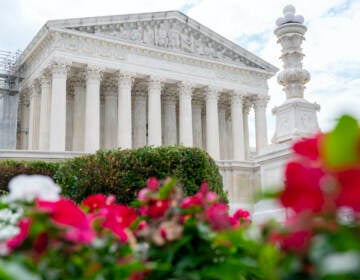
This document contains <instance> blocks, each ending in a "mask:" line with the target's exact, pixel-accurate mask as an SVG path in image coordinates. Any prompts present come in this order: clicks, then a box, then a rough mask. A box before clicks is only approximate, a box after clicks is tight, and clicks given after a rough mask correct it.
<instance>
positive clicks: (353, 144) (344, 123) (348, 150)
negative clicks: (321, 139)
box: [323, 115, 360, 168]
mask: <svg viewBox="0 0 360 280" xmlns="http://www.w3.org/2000/svg"><path fill="white" fill-rule="evenodd" d="M359 138H360V128H359V124H358V122H357V120H356V119H354V118H353V117H351V116H347V115H345V116H342V117H341V118H340V119H339V122H338V124H337V125H336V127H335V129H334V130H333V131H331V132H330V133H329V134H328V135H327V136H326V138H325V143H324V155H323V156H324V159H325V160H326V162H327V164H328V165H329V166H331V167H334V168H336V167H342V168H344V167H346V166H349V165H352V164H356V163H357V162H359V152H358V151H359Z"/></svg>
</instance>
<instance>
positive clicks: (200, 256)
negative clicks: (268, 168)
mask: <svg viewBox="0 0 360 280" xmlns="http://www.w3.org/2000/svg"><path fill="white" fill-rule="evenodd" d="M293 149H294V159H293V160H292V161H291V162H289V163H288V164H287V166H286V170H285V188H284V190H283V191H282V192H281V193H278V194H273V196H274V197H276V198H278V199H279V201H280V202H281V203H282V205H283V206H284V208H286V211H287V220H286V221H285V222H284V223H282V224H276V223H275V222H269V223H267V224H264V225H252V224H251V221H250V213H248V212H247V211H244V210H241V209H240V210H238V211H237V212H235V214H234V215H229V213H228V207H227V205H225V204H223V203H222V202H220V201H219V198H218V196H217V194H216V193H214V192H212V191H210V190H209V187H208V185H207V183H203V184H202V185H201V187H200V190H199V192H197V193H196V194H194V195H192V196H184V195H183V193H182V190H181V188H180V187H179V186H177V184H176V180H174V179H166V180H162V181H158V180H157V179H155V178H150V179H149V180H147V184H146V187H145V188H143V189H142V190H140V191H139V193H138V196H137V198H138V199H137V200H136V201H135V202H134V203H133V204H132V205H131V206H128V205H121V204H118V203H116V202H115V197H114V196H112V195H109V196H105V195H104V194H96V195H91V196H89V197H87V198H86V199H85V200H83V201H82V202H81V204H79V205H77V204H76V203H75V202H73V201H72V200H70V199H68V198H64V197H62V196H60V194H59V190H60V189H59V187H58V186H57V185H55V184H54V183H53V182H52V181H49V179H45V178H42V177H35V178H33V177H30V178H29V177H20V178H16V179H14V180H13V181H12V182H11V184H10V186H9V188H10V193H9V195H8V196H6V197H4V198H3V205H2V208H3V209H6V210H7V211H9V210H10V211H12V210H13V211H17V213H20V214H18V219H17V221H15V220H16V219H13V220H12V221H11V222H12V223H15V224H16V225H17V226H18V227H19V230H18V232H17V233H16V234H15V235H13V236H12V237H9V238H6V240H4V242H2V243H1V245H0V252H1V253H2V255H3V258H2V260H1V261H0V278H1V279H179V280H180V279H209V280H212V279H214V280H215V279H225V280H226V279H229V280H230V279H329V280H331V279H346V280H348V279H360V226H359V224H360V214H359V212H360V128H359V125H358V123H357V122H356V120H354V119H352V118H351V117H348V116H344V117H342V118H341V119H340V121H339V123H338V125H337V127H336V128H335V129H334V131H332V132H330V133H327V134H319V135H317V136H315V137H313V138H310V139H303V140H301V141H299V142H297V143H295V145H294V147H293ZM24 185H26V186H27V188H24ZM44 186H45V187H44ZM10 220H11V219H9V221H10ZM11 222H10V223H11Z"/></svg>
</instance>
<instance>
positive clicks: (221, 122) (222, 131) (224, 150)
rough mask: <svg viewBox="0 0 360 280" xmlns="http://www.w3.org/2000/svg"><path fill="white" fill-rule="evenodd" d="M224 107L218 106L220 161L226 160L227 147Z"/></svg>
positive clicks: (222, 105)
mask: <svg viewBox="0 0 360 280" xmlns="http://www.w3.org/2000/svg"><path fill="white" fill-rule="evenodd" d="M226 128H227V127H226V105H225V104H220V106H219V138H220V139H219V140H220V159H222V160H225V159H228V156H227V155H228V154H227V146H228V143H227V142H228V141H227V140H228V137H227V131H226Z"/></svg>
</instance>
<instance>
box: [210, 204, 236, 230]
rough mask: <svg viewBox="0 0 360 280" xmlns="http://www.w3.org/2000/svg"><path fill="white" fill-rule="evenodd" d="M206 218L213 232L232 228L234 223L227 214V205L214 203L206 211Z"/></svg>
mask: <svg viewBox="0 0 360 280" xmlns="http://www.w3.org/2000/svg"><path fill="white" fill-rule="evenodd" d="M205 215H206V218H207V220H208V222H209V223H210V225H211V227H212V229H214V230H225V229H228V228H230V227H232V226H233V224H234V221H233V219H232V218H231V217H230V216H229V214H228V207H227V205H225V204H223V203H220V202H216V203H214V204H213V205H211V206H210V207H209V208H208V209H207V210H206V213H205Z"/></svg>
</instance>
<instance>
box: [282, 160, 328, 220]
mask: <svg viewBox="0 0 360 280" xmlns="http://www.w3.org/2000/svg"><path fill="white" fill-rule="evenodd" d="M323 176H324V172H323V171H322V170H321V169H320V168H312V167H309V166H305V165H303V164H302V163H299V162H290V163H288V164H287V166H286V171H285V190H284V191H283V193H282V194H281V197H280V200H281V203H282V204H283V205H284V206H285V207H290V208H292V209H293V210H294V211H295V212H297V213H299V212H302V211H306V210H310V211H312V212H318V211H320V210H321V209H322V208H323V205H324V195H323V192H322V190H321V187H320V181H321V179H322V178H323Z"/></svg>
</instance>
